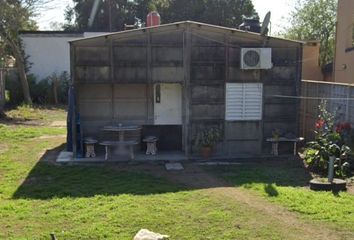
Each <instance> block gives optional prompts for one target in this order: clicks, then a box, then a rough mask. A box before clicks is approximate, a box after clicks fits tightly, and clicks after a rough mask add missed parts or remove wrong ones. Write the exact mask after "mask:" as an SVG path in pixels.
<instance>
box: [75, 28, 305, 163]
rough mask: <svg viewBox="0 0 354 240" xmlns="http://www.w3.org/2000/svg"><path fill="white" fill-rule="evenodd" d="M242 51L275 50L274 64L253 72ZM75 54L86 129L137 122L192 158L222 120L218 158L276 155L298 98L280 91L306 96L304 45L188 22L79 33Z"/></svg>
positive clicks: (293, 127)
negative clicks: (276, 137) (273, 148)
mask: <svg viewBox="0 0 354 240" xmlns="http://www.w3.org/2000/svg"><path fill="white" fill-rule="evenodd" d="M244 49H253V50H256V51H258V50H257V49H268V50H267V51H268V52H270V53H271V59H268V60H269V61H271V63H272V66H271V67H270V68H269V69H259V68H261V67H259V68H258V69H257V67H256V68H254V69H246V68H245V67H244V66H243V65H244V62H243V61H245V60H246V59H244V58H243V57H242V56H243V55H242V54H243V53H244V52H243V51H244ZM70 51H71V53H70V54H71V73H72V82H71V84H72V86H73V89H74V90H75V94H76V105H75V112H76V113H79V114H80V122H81V126H82V130H83V133H84V135H86V136H87V135H89V136H96V137H97V138H100V136H101V129H102V127H103V126H105V125H107V124H112V123H134V124H139V125H142V126H143V131H142V135H144V134H145V133H148V132H154V131H156V132H157V133H158V134H160V136H161V138H163V139H164V140H163V141H160V142H163V143H165V145H164V146H163V150H180V151H182V152H183V153H184V154H185V155H186V156H187V157H188V158H193V157H194V156H196V157H197V156H198V154H199V152H198V151H197V150H196V148H195V146H194V140H195V136H196V134H197V133H198V131H200V130H201V129H203V128H205V127H209V126H217V127H219V128H220V129H221V130H222V133H223V139H222V140H221V142H220V143H219V144H218V146H216V153H215V156H222V157H232V158H234V157H238V156H255V155H260V154H263V153H269V152H270V146H269V143H267V142H266V141H265V139H266V137H271V136H272V131H273V130H274V129H277V130H278V131H281V132H282V133H284V134H286V133H292V134H294V135H296V134H297V133H298V114H297V113H298V108H299V101H298V100H296V99H291V98H288V99H287V98H279V97H277V96H278V95H284V96H298V95H299V94H300V83H301V60H302V43H301V42H296V41H290V40H285V39H280V38H274V37H269V36H262V35H260V34H257V33H251V32H245V31H241V30H237V29H233V28H225V27H220V26H214V25H208V24H204V23H198V22H191V21H184V22H177V23H171V24H165V25H160V26H154V27H148V28H141V29H136V30H129V31H122V32H116V33H110V34H104V35H101V36H96V37H92V38H85V39H78V40H73V41H71V42H70ZM241 53H242V54H241ZM267 56H268V57H269V56H270V55H269V53H268V54H267ZM261 58H262V56H261ZM257 60H258V61H259V60H260V59H257V58H256V59H255V58H254V57H252V56H251V57H250V59H248V61H250V64H251V65H252V61H257ZM261 60H262V59H261ZM262 61H263V60H262ZM251 68H252V67H251ZM74 132H76V131H74ZM73 137H74V138H75V134H74V136H73ZM135 137H138V138H142V137H143V136H135ZM163 143H161V144H163Z"/></svg>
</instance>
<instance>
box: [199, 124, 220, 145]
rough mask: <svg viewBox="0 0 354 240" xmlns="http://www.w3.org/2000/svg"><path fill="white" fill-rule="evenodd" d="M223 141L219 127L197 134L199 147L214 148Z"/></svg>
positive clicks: (206, 129)
mask: <svg viewBox="0 0 354 240" xmlns="http://www.w3.org/2000/svg"><path fill="white" fill-rule="evenodd" d="M220 139H221V130H220V128H217V127H211V128H205V129H203V130H202V131H200V132H199V133H198V134H197V137H196V140H195V143H196V145H197V146H198V147H213V146H214V145H215V144H216V143H217V142H218V141H220Z"/></svg>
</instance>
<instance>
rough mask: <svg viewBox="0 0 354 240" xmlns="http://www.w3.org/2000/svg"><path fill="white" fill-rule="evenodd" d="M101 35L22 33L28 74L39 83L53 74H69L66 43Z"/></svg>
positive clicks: (90, 33) (68, 54)
mask: <svg viewBox="0 0 354 240" xmlns="http://www.w3.org/2000/svg"><path fill="white" fill-rule="evenodd" d="M99 34H103V33H97V32H85V33H82V32H66V31H22V32H21V33H20V36H21V39H22V42H23V47H24V52H25V55H26V56H27V57H28V59H27V60H28V62H29V66H30V69H29V73H31V74H33V75H34V76H35V77H36V79H37V81H40V80H42V79H44V78H46V77H48V76H50V75H52V74H53V73H54V72H56V73H58V74H60V73H61V72H64V71H66V72H68V73H70V50H69V43H68V41H70V40H74V39H78V38H83V37H92V36H96V35H99Z"/></svg>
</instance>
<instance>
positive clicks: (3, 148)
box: [0, 143, 8, 153]
mask: <svg viewBox="0 0 354 240" xmlns="http://www.w3.org/2000/svg"><path fill="white" fill-rule="evenodd" d="M7 149H8V146H7V144H6V143H0V153H4V152H6V151H7Z"/></svg>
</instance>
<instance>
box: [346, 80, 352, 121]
mask: <svg viewBox="0 0 354 240" xmlns="http://www.w3.org/2000/svg"><path fill="white" fill-rule="evenodd" d="M346 88H347V100H346V105H345V121H346V122H349V120H350V117H349V104H350V101H349V98H350V89H351V88H350V86H347V87H346Z"/></svg>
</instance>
